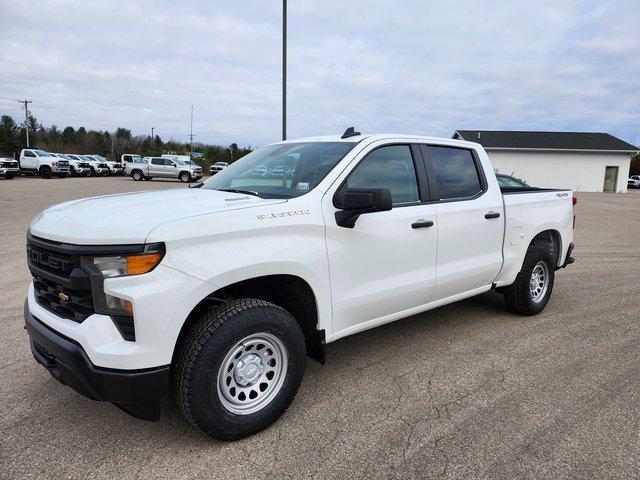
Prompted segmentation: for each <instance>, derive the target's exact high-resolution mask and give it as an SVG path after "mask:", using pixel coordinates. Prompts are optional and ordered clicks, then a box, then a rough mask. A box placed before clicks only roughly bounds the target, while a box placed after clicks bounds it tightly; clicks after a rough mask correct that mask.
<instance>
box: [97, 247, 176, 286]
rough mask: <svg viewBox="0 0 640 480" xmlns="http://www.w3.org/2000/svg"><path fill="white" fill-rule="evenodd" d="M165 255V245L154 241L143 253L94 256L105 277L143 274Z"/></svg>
mask: <svg viewBox="0 0 640 480" xmlns="http://www.w3.org/2000/svg"><path fill="white" fill-rule="evenodd" d="M163 255H164V248H163V245H162V244H161V243H153V244H150V245H147V246H146V247H145V249H144V253H141V254H138V253H136V254H132V255H118V256H113V257H93V264H94V265H95V266H96V268H97V269H98V270H99V271H100V272H101V273H102V277H103V278H111V277H122V276H125V275H141V274H143V273H147V272H150V271H151V270H153V269H154V268H155V267H156V265H158V263H160V260H162V257H163Z"/></svg>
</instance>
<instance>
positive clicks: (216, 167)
mask: <svg viewBox="0 0 640 480" xmlns="http://www.w3.org/2000/svg"><path fill="white" fill-rule="evenodd" d="M228 166H229V164H228V163H227V162H216V163H214V164H213V165H211V166H210V167H209V173H210V174H211V175H215V174H216V173H218V172H221V171H222V170H224V169H225V168H227V167H228Z"/></svg>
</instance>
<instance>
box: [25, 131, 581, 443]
mask: <svg viewBox="0 0 640 480" xmlns="http://www.w3.org/2000/svg"><path fill="white" fill-rule="evenodd" d="M257 166H267V167H268V168H269V169H270V170H273V169H274V168H272V167H276V166H282V167H284V170H285V171H286V172H290V174H289V173H287V174H285V175H278V176H277V177H269V176H268V175H266V176H265V175H256V174H255V171H256V167H257ZM172 168H173V167H172ZM573 203H575V202H574V197H573V195H572V192H571V191H569V190H549V189H535V188H532V187H529V188H528V189H523V188H519V189H513V190H512V189H509V188H508V187H506V188H504V189H503V190H502V191H501V189H500V187H499V186H498V182H497V180H496V176H495V175H494V173H493V168H492V166H491V164H490V162H489V158H488V157H487V155H486V153H485V151H484V150H483V149H482V147H481V146H480V145H478V144H476V143H470V142H464V141H458V140H451V139H441V138H430V137H418V136H409V135H407V136H403V135H360V134H358V133H357V132H353V130H352V129H350V130H349V131H347V132H345V135H343V136H342V137H337V136H334V137H318V138H308V139H302V140H290V141H285V142H280V143H276V144H273V145H269V146H266V147H263V148H260V149H257V150H256V151H254V152H252V153H251V154H249V155H247V156H245V157H243V158H242V159H240V160H238V161H237V162H235V163H234V164H233V165H231V166H229V167H228V168H226V169H225V170H223V171H222V172H220V173H218V174H217V175H216V176H215V177H213V178H211V179H210V180H208V181H207V182H205V183H204V184H201V185H200V188H185V189H172V190H164V191H148V192H137V193H130V194H122V195H109V196H105V197H96V198H91V199H85V200H76V201H71V202H67V203H63V204H61V205H57V206H54V207H51V208H49V209H47V210H45V211H43V212H42V213H40V214H39V215H38V216H37V217H36V218H35V219H34V220H33V222H32V223H31V227H30V229H29V232H28V233H27V257H28V265H29V268H30V270H31V273H32V274H33V282H32V283H31V285H30V286H29V291H28V297H27V301H26V303H25V320H26V328H27V330H28V333H29V335H30V341H31V349H32V352H33V355H34V357H35V358H36V360H37V361H38V362H39V363H41V364H42V365H44V366H45V367H46V368H47V369H48V370H49V372H51V374H52V375H53V376H54V377H55V378H57V379H58V380H60V381H61V382H63V383H65V384H66V385H69V386H70V387H72V388H74V389H75V390H77V391H78V392H80V393H82V394H84V395H87V396H89V397H91V398H94V399H98V400H106V401H110V402H113V403H115V404H116V405H118V406H119V407H120V408H122V409H123V410H125V411H127V412H129V413H130V414H132V415H134V416H137V417H139V418H145V419H157V418H159V415H160V406H161V402H162V399H163V398H164V397H165V396H166V394H167V393H168V392H169V391H170V390H169V384H170V382H172V384H173V389H172V391H173V392H174V394H175V397H176V399H177V405H178V408H179V409H180V410H181V412H182V413H183V414H184V415H185V417H186V418H187V419H188V420H189V421H190V422H191V423H192V424H193V425H195V426H196V427H197V428H199V429H201V430H202V431H203V432H205V433H206V434H208V435H210V436H212V437H215V438H219V439H223V440H234V439H238V438H242V437H244V436H247V435H250V434H252V433H255V432H257V431H259V430H261V429H263V428H265V427H267V426H268V425H270V424H271V423H272V422H274V421H275V420H277V419H278V418H279V417H280V415H282V413H283V412H284V411H285V410H286V408H287V407H288V406H289V404H290V403H291V401H292V400H293V398H294V397H295V395H296V392H297V390H298V387H299V385H300V382H301V380H302V376H303V373H304V369H305V358H306V356H307V355H308V356H310V357H312V358H314V359H317V360H319V361H320V362H324V358H325V345H326V344H327V343H329V342H333V341H335V340H337V339H339V338H342V337H345V336H347V335H352V334H354V333H357V332H360V331H363V330H366V329H369V328H372V327H376V326H378V325H382V324H385V323H388V322H392V321H394V320H398V319H400V318H403V317H408V316H410V315H414V314H417V313H420V312H424V311H427V310H431V309H433V308H436V307H439V306H441V305H445V304H449V303H452V302H456V301H458V300H462V299H464V298H467V297H471V296H474V295H478V294H481V293H484V292H488V291H490V290H492V289H495V290H496V291H498V292H500V293H502V294H503V295H504V298H505V303H506V306H507V308H509V309H510V310H511V311H513V312H516V313H519V314H523V315H535V314H537V313H539V312H541V311H542V310H543V309H544V308H545V306H546V305H547V302H548V300H549V297H550V296H551V292H552V290H553V285H554V275H555V271H556V270H558V269H559V268H562V267H565V266H566V265H568V264H569V263H571V262H572V261H573V258H572V257H571V252H572V249H573V243H572V240H573V227H574V214H573ZM213 249H215V250H216V251H218V252H222V253H221V254H220V255H216V256H214V257H212V256H211V254H210V252H211V251H212V250H213ZM407 342H411V339H410V338H407ZM418 362H419V360H418Z"/></svg>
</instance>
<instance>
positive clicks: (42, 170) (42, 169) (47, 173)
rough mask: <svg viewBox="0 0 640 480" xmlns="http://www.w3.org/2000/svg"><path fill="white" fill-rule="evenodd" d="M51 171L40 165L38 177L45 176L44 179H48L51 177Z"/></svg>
mask: <svg viewBox="0 0 640 480" xmlns="http://www.w3.org/2000/svg"><path fill="white" fill-rule="evenodd" d="M52 175H53V174H52V173H51V168H49V167H47V166H46V165H45V166H44V167H40V177H42V178H45V179H49V178H51V177H52Z"/></svg>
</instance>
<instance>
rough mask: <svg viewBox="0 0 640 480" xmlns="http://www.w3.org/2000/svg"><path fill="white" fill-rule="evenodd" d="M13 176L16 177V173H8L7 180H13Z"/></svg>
mask: <svg viewBox="0 0 640 480" xmlns="http://www.w3.org/2000/svg"><path fill="white" fill-rule="evenodd" d="M13 177H15V175H14V174H13V173H7V174H6V175H5V176H4V178H6V179H7V180H11V179H12V178H13Z"/></svg>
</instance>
